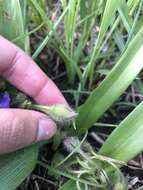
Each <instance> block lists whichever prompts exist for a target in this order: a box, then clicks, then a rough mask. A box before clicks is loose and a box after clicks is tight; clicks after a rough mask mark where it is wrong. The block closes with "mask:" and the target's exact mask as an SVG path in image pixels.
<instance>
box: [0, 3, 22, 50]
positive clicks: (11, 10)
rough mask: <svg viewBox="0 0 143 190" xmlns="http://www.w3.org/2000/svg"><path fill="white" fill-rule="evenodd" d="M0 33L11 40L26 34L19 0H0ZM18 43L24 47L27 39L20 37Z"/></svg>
mask: <svg viewBox="0 0 143 190" xmlns="http://www.w3.org/2000/svg"><path fill="white" fill-rule="evenodd" d="M0 34H1V35H3V36H5V37H6V38H8V39H9V40H12V39H14V38H15V37H18V36H19V35H22V34H23V35H24V34H25V31H24V21H23V17H22V10H21V7H20V3H19V1H18V0H16V1H15V0H11V1H9V0H5V1H0ZM17 45H18V46H20V47H21V48H24V47H25V40H23V39H22V40H21V39H19V40H18V41H17Z"/></svg>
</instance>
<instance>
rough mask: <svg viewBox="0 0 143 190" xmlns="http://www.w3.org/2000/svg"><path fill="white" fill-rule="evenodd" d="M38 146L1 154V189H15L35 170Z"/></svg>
mask: <svg viewBox="0 0 143 190" xmlns="http://www.w3.org/2000/svg"><path fill="white" fill-rule="evenodd" d="M37 152H38V151H37V146H32V147H30V148H27V149H24V150H20V151H18V152H14V153H11V154H7V155H1V156H0V189H2V190H8V189H9V190H14V189H16V187H17V186H18V185H20V183H22V181H23V180H24V179H25V178H26V177H27V175H29V174H30V172H31V171H32V170H33V168H34V166H35V163H36V161H37Z"/></svg>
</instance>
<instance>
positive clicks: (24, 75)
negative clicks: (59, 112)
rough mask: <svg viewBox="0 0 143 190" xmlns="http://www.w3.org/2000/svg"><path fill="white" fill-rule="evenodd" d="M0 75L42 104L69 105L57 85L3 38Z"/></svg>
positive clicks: (1, 39)
mask: <svg viewBox="0 0 143 190" xmlns="http://www.w3.org/2000/svg"><path fill="white" fill-rule="evenodd" d="M0 75H1V76H3V77H4V78H5V79H6V80H8V81H9V82H10V83H11V84H13V85H14V86H16V87H17V88H18V89H20V90H21V91H23V92H24V93H26V94H27V95H29V96H31V97H32V98H34V99H35V100H36V101H37V102H38V103H40V104H45V105H46V104H47V105H51V104H58V103H63V104H67V102H66V100H65V98H64V97H63V95H62V94H61V92H60V91H59V89H58V88H57V87H56V85H55V84H54V83H53V82H52V80H50V79H49V78H48V77H47V76H46V75H45V74H44V73H43V72H42V70H41V69H40V68H39V67H38V66H37V65H36V64H35V63H34V61H33V60H32V59H31V58H30V57H29V56H28V55H26V54H25V53H24V52H23V51H22V50H21V49H19V48H18V47H17V46H15V45H14V44H12V43H11V42H9V41H8V40H6V39H4V38H3V37H1V36H0Z"/></svg>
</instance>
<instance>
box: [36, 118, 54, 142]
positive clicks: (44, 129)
mask: <svg viewBox="0 0 143 190" xmlns="http://www.w3.org/2000/svg"><path fill="white" fill-rule="evenodd" d="M56 129H57V126H56V124H55V123H54V122H53V121H52V120H51V119H49V118H48V119H47V118H43V119H40V120H39V126H38V134H37V139H36V141H37V142H38V141H42V140H47V139H49V138H51V137H52V136H53V135H54V134H55V133H56Z"/></svg>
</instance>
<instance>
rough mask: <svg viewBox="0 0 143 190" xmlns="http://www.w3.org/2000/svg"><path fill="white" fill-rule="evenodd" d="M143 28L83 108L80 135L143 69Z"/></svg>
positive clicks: (79, 124)
mask: <svg viewBox="0 0 143 190" xmlns="http://www.w3.org/2000/svg"><path fill="white" fill-rule="evenodd" d="M142 35H143V28H141V30H140V31H139V32H138V33H137V35H136V37H135V38H134V40H132V42H131V43H130V45H129V47H128V49H127V50H126V51H125V53H124V54H123V55H122V57H121V58H120V60H119V61H118V62H117V64H116V65H115V67H114V68H113V69H112V71H111V72H110V74H109V75H108V76H107V77H106V78H105V79H104V81H103V82H102V83H101V84H100V85H99V86H98V87H97V89H95V90H94V91H93V92H92V94H91V95H90V96H89V98H88V99H87V101H86V102H85V103H84V104H83V106H81V108H80V110H79V116H78V117H77V120H76V124H77V130H78V132H79V133H82V132H85V131H86V130H87V129H88V128H89V127H91V126H92V125H93V123H95V122H96V121H97V120H98V119H99V118H100V117H101V116H102V114H103V113H104V112H105V111H106V110H107V109H108V108H109V107H110V106H111V105H112V103H113V102H114V101H115V100H116V99H117V98H118V97H119V96H120V95H121V94H122V93H123V92H124V91H125V90H126V88H127V87H128V86H129V85H130V84H131V82H132V81H133V80H134V78H135V77H136V76H137V74H138V73H139V72H140V70H141V69H142V68H143V61H142V54H143V38H142Z"/></svg>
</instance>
